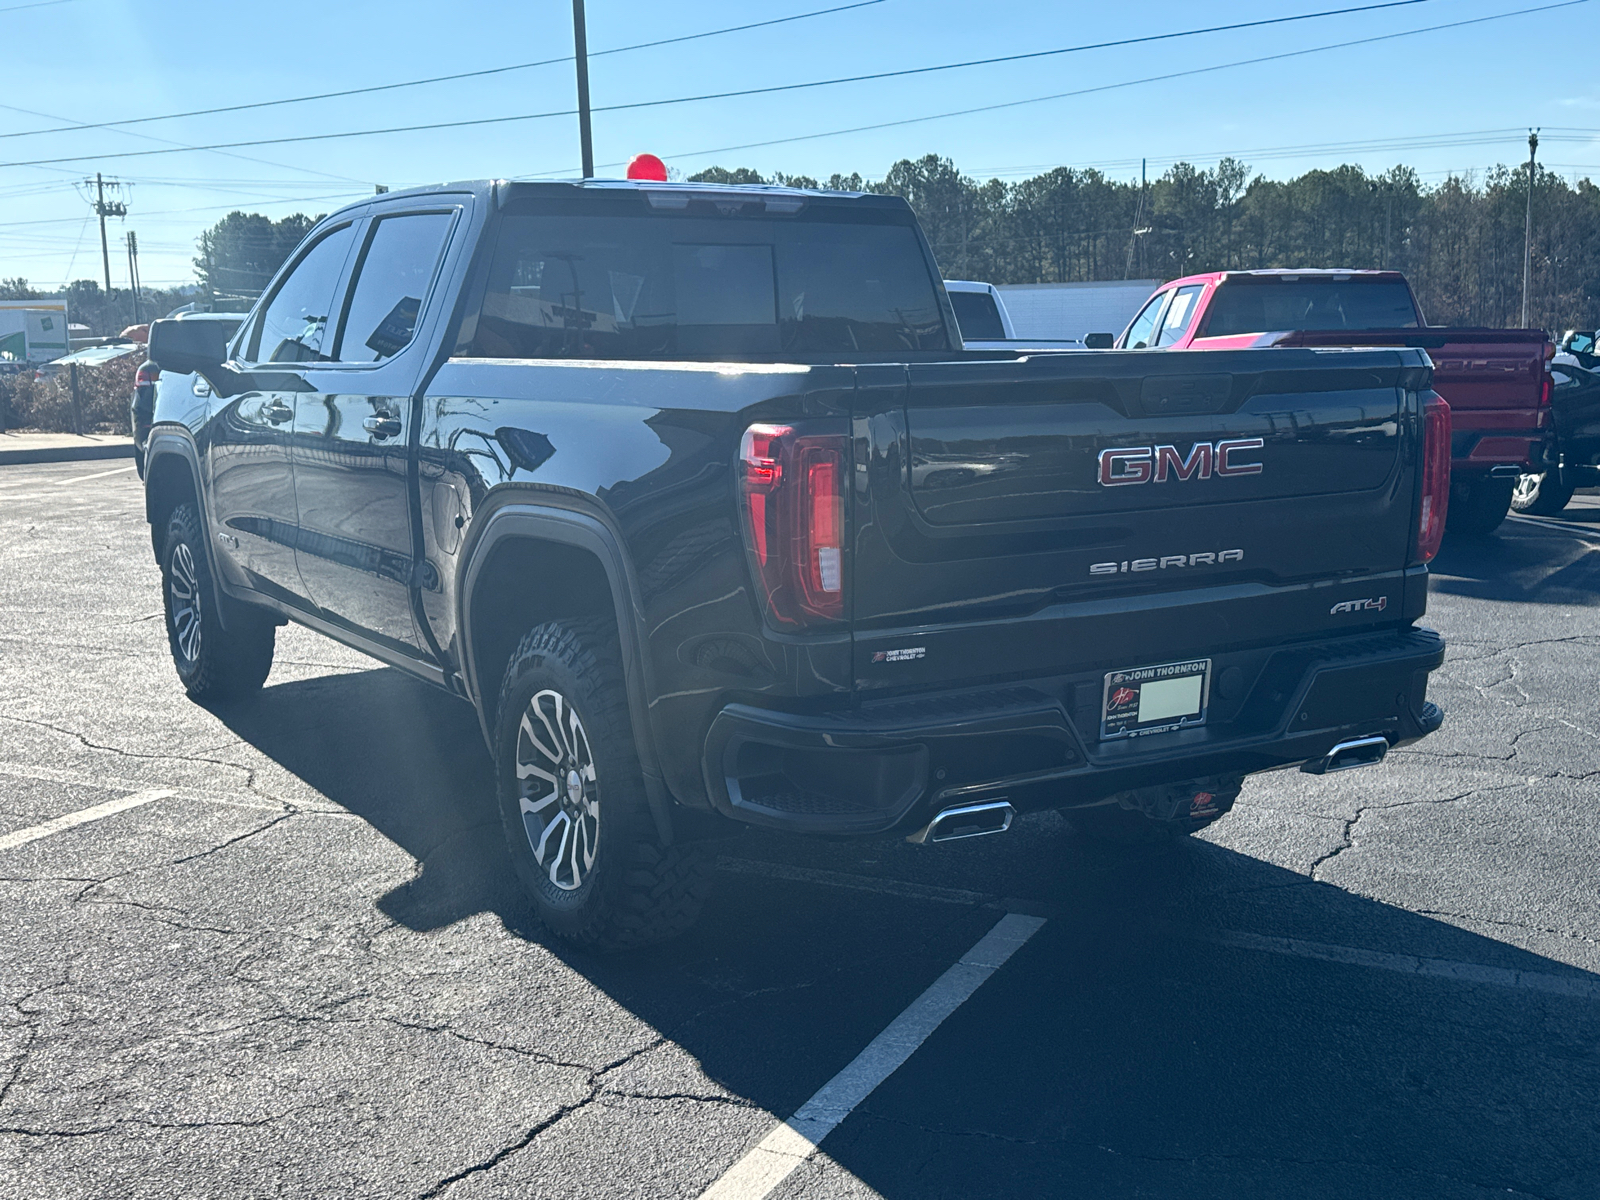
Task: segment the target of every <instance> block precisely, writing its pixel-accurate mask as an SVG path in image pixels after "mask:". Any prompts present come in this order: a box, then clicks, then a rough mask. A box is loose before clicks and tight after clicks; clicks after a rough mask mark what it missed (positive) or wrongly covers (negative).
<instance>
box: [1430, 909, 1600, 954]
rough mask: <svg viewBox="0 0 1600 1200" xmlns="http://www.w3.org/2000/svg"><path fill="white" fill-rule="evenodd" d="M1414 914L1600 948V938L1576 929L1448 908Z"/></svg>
mask: <svg viewBox="0 0 1600 1200" xmlns="http://www.w3.org/2000/svg"><path fill="white" fill-rule="evenodd" d="M1412 911H1413V912H1415V913H1416V914H1418V915H1419V916H1423V917H1453V918H1455V919H1456V920H1458V921H1471V922H1473V923H1475V924H1478V925H1494V926H1497V927H1499V928H1502V929H1522V930H1526V931H1527V932H1529V933H1548V934H1551V935H1552V936H1555V937H1563V938H1570V939H1571V940H1572V941H1575V942H1585V943H1587V944H1588V945H1591V946H1600V938H1594V937H1590V936H1589V935H1588V934H1584V933H1579V932H1578V931H1577V930H1574V929H1560V928H1557V927H1555V926H1553V925H1535V924H1533V923H1531V922H1528V921H1506V920H1497V919H1495V918H1493V917H1482V916H1479V915H1477V914H1476V913H1463V912H1452V911H1451V910H1450V909H1446V908H1416V909H1412Z"/></svg>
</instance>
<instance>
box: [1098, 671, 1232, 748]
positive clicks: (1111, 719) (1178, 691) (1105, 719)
mask: <svg viewBox="0 0 1600 1200" xmlns="http://www.w3.org/2000/svg"><path fill="white" fill-rule="evenodd" d="M1210 698H1211V660H1210V659H1209V658H1196V659H1192V660H1190V661H1189V662H1178V663H1164V664H1162V665H1161V666H1157V667H1133V668H1131V669H1130V670H1126V671H1112V672H1110V673H1108V674H1107V675H1106V690H1105V700H1104V703H1103V705H1102V707H1101V709H1100V738H1101V740H1102V741H1105V740H1108V739H1110V738H1123V737H1140V736H1142V735H1144V734H1147V733H1165V732H1167V731H1169V730H1173V729H1185V728H1187V727H1189V726H1191V725H1204V724H1205V723H1206V703H1207V701H1208V700H1210Z"/></svg>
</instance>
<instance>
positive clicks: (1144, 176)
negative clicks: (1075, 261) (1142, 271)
mask: <svg viewBox="0 0 1600 1200" xmlns="http://www.w3.org/2000/svg"><path fill="white" fill-rule="evenodd" d="M1148 165H1149V160H1148V159H1144V158H1141V159H1140V160H1139V207H1138V208H1137V209H1135V210H1134V214H1133V235H1132V236H1131V237H1130V238H1128V264H1127V266H1125V267H1124V268H1123V270H1122V277H1123V278H1124V279H1132V278H1133V254H1134V251H1135V250H1136V249H1137V248H1138V245H1139V239H1140V237H1142V236H1143V235H1144V234H1147V233H1149V232H1150V231H1149V230H1148V229H1146V228H1144V227H1143V225H1142V224H1141V221H1142V220H1143V218H1144V196H1145V188H1146V187H1147V186H1148V183H1149V176H1148V172H1147V167H1148ZM1139 265H1140V267H1141V268H1142V267H1143V266H1144V263H1143V260H1141V261H1140V264H1139Z"/></svg>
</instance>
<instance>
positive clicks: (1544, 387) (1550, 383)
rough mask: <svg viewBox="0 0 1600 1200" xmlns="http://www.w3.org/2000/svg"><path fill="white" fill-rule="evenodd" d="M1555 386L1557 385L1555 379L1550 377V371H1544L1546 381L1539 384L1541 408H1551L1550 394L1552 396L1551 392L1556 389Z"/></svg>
mask: <svg viewBox="0 0 1600 1200" xmlns="http://www.w3.org/2000/svg"><path fill="white" fill-rule="evenodd" d="M1555 386H1556V384H1555V380H1553V379H1551V378H1550V372H1549V371H1546V372H1545V373H1544V382H1543V383H1541V384H1540V385H1539V407H1540V408H1549V407H1550V396H1551V393H1552V392H1553V391H1554V390H1555Z"/></svg>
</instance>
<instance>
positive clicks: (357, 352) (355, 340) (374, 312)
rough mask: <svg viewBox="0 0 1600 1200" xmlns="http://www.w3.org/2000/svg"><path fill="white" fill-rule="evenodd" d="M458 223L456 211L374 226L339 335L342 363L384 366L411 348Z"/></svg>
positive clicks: (392, 219) (405, 217) (403, 217)
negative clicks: (448, 240)
mask: <svg viewBox="0 0 1600 1200" xmlns="http://www.w3.org/2000/svg"><path fill="white" fill-rule="evenodd" d="M454 220H455V214H454V213H453V212H430V213H406V214H402V215H400V216H393V217H384V218H383V219H381V220H379V221H377V222H376V223H375V224H374V225H373V228H372V233H371V235H370V236H369V237H368V238H367V248H366V251H365V252H364V253H363V254H362V256H361V264H360V266H359V267H358V268H357V275H356V284H355V290H354V292H353V293H352V294H351V297H350V308H349V310H348V312H347V313H346V314H345V318H344V323H343V328H342V330H341V331H340V334H339V346H338V349H337V351H336V354H337V356H338V359H339V361H340V362H363V363H370V362H382V361H383V360H384V359H386V358H389V357H391V356H393V355H395V354H398V353H399V352H400V351H401V350H403V349H405V347H406V346H407V345H409V344H410V342H411V338H412V336H413V335H414V334H415V333H416V331H417V321H418V319H419V318H420V316H421V314H422V305H423V302H424V301H425V300H426V299H427V298H428V288H429V286H430V285H431V284H432V282H433V274H434V271H435V270H436V269H437V267H438V265H439V256H440V254H441V253H442V252H443V251H444V243H445V239H446V238H447V237H448V236H449V235H450V224H451V222H452V221H454Z"/></svg>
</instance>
